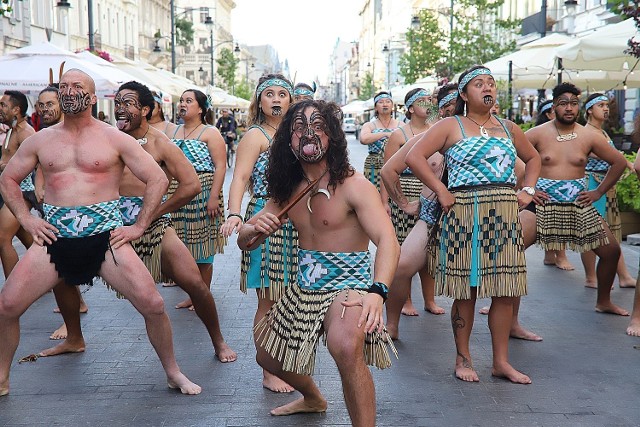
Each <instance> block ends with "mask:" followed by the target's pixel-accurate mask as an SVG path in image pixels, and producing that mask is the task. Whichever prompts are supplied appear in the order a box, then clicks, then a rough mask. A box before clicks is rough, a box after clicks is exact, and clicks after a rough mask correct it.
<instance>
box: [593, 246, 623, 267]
mask: <svg viewBox="0 0 640 427" xmlns="http://www.w3.org/2000/svg"><path fill="white" fill-rule="evenodd" d="M621 253H622V250H621V249H620V244H619V243H618V242H616V241H613V242H611V243H609V244H608V245H606V246H601V247H600V248H598V250H597V255H598V256H599V257H600V258H601V259H603V260H607V261H612V262H617V261H618V258H620V254H621Z"/></svg>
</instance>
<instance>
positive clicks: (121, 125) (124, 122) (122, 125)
mask: <svg viewBox="0 0 640 427" xmlns="http://www.w3.org/2000/svg"><path fill="white" fill-rule="evenodd" d="M127 123H129V121H128V120H124V119H120V120H118V121H117V122H116V126H118V129H120V130H122V129H124V128H125V126H127Z"/></svg>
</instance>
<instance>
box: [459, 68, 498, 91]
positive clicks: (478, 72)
mask: <svg viewBox="0 0 640 427" xmlns="http://www.w3.org/2000/svg"><path fill="white" fill-rule="evenodd" d="M481 75H488V76H490V75H491V70H490V69H488V68H476V69H475V70H473V71H471V72H469V73H467V74H465V76H464V77H463V78H462V80H460V83H459V84H458V92H462V90H463V89H464V88H465V86H467V85H468V84H469V82H470V81H471V80H473V79H475V78H476V77H478V76H481Z"/></svg>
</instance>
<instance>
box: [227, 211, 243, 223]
mask: <svg viewBox="0 0 640 427" xmlns="http://www.w3.org/2000/svg"><path fill="white" fill-rule="evenodd" d="M232 216H236V217H238V218H240V221H242V222H244V218H243V217H242V215H240V214H237V213H230V214H229V215H227V219H229V218H231V217H232Z"/></svg>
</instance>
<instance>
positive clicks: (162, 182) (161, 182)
mask: <svg viewBox="0 0 640 427" xmlns="http://www.w3.org/2000/svg"><path fill="white" fill-rule="evenodd" d="M157 182H158V187H159V188H160V189H162V193H163V194H166V193H167V191H168V190H169V179H168V178H167V177H166V176H165V175H164V173H163V174H162V175H161V176H158V180H157Z"/></svg>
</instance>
